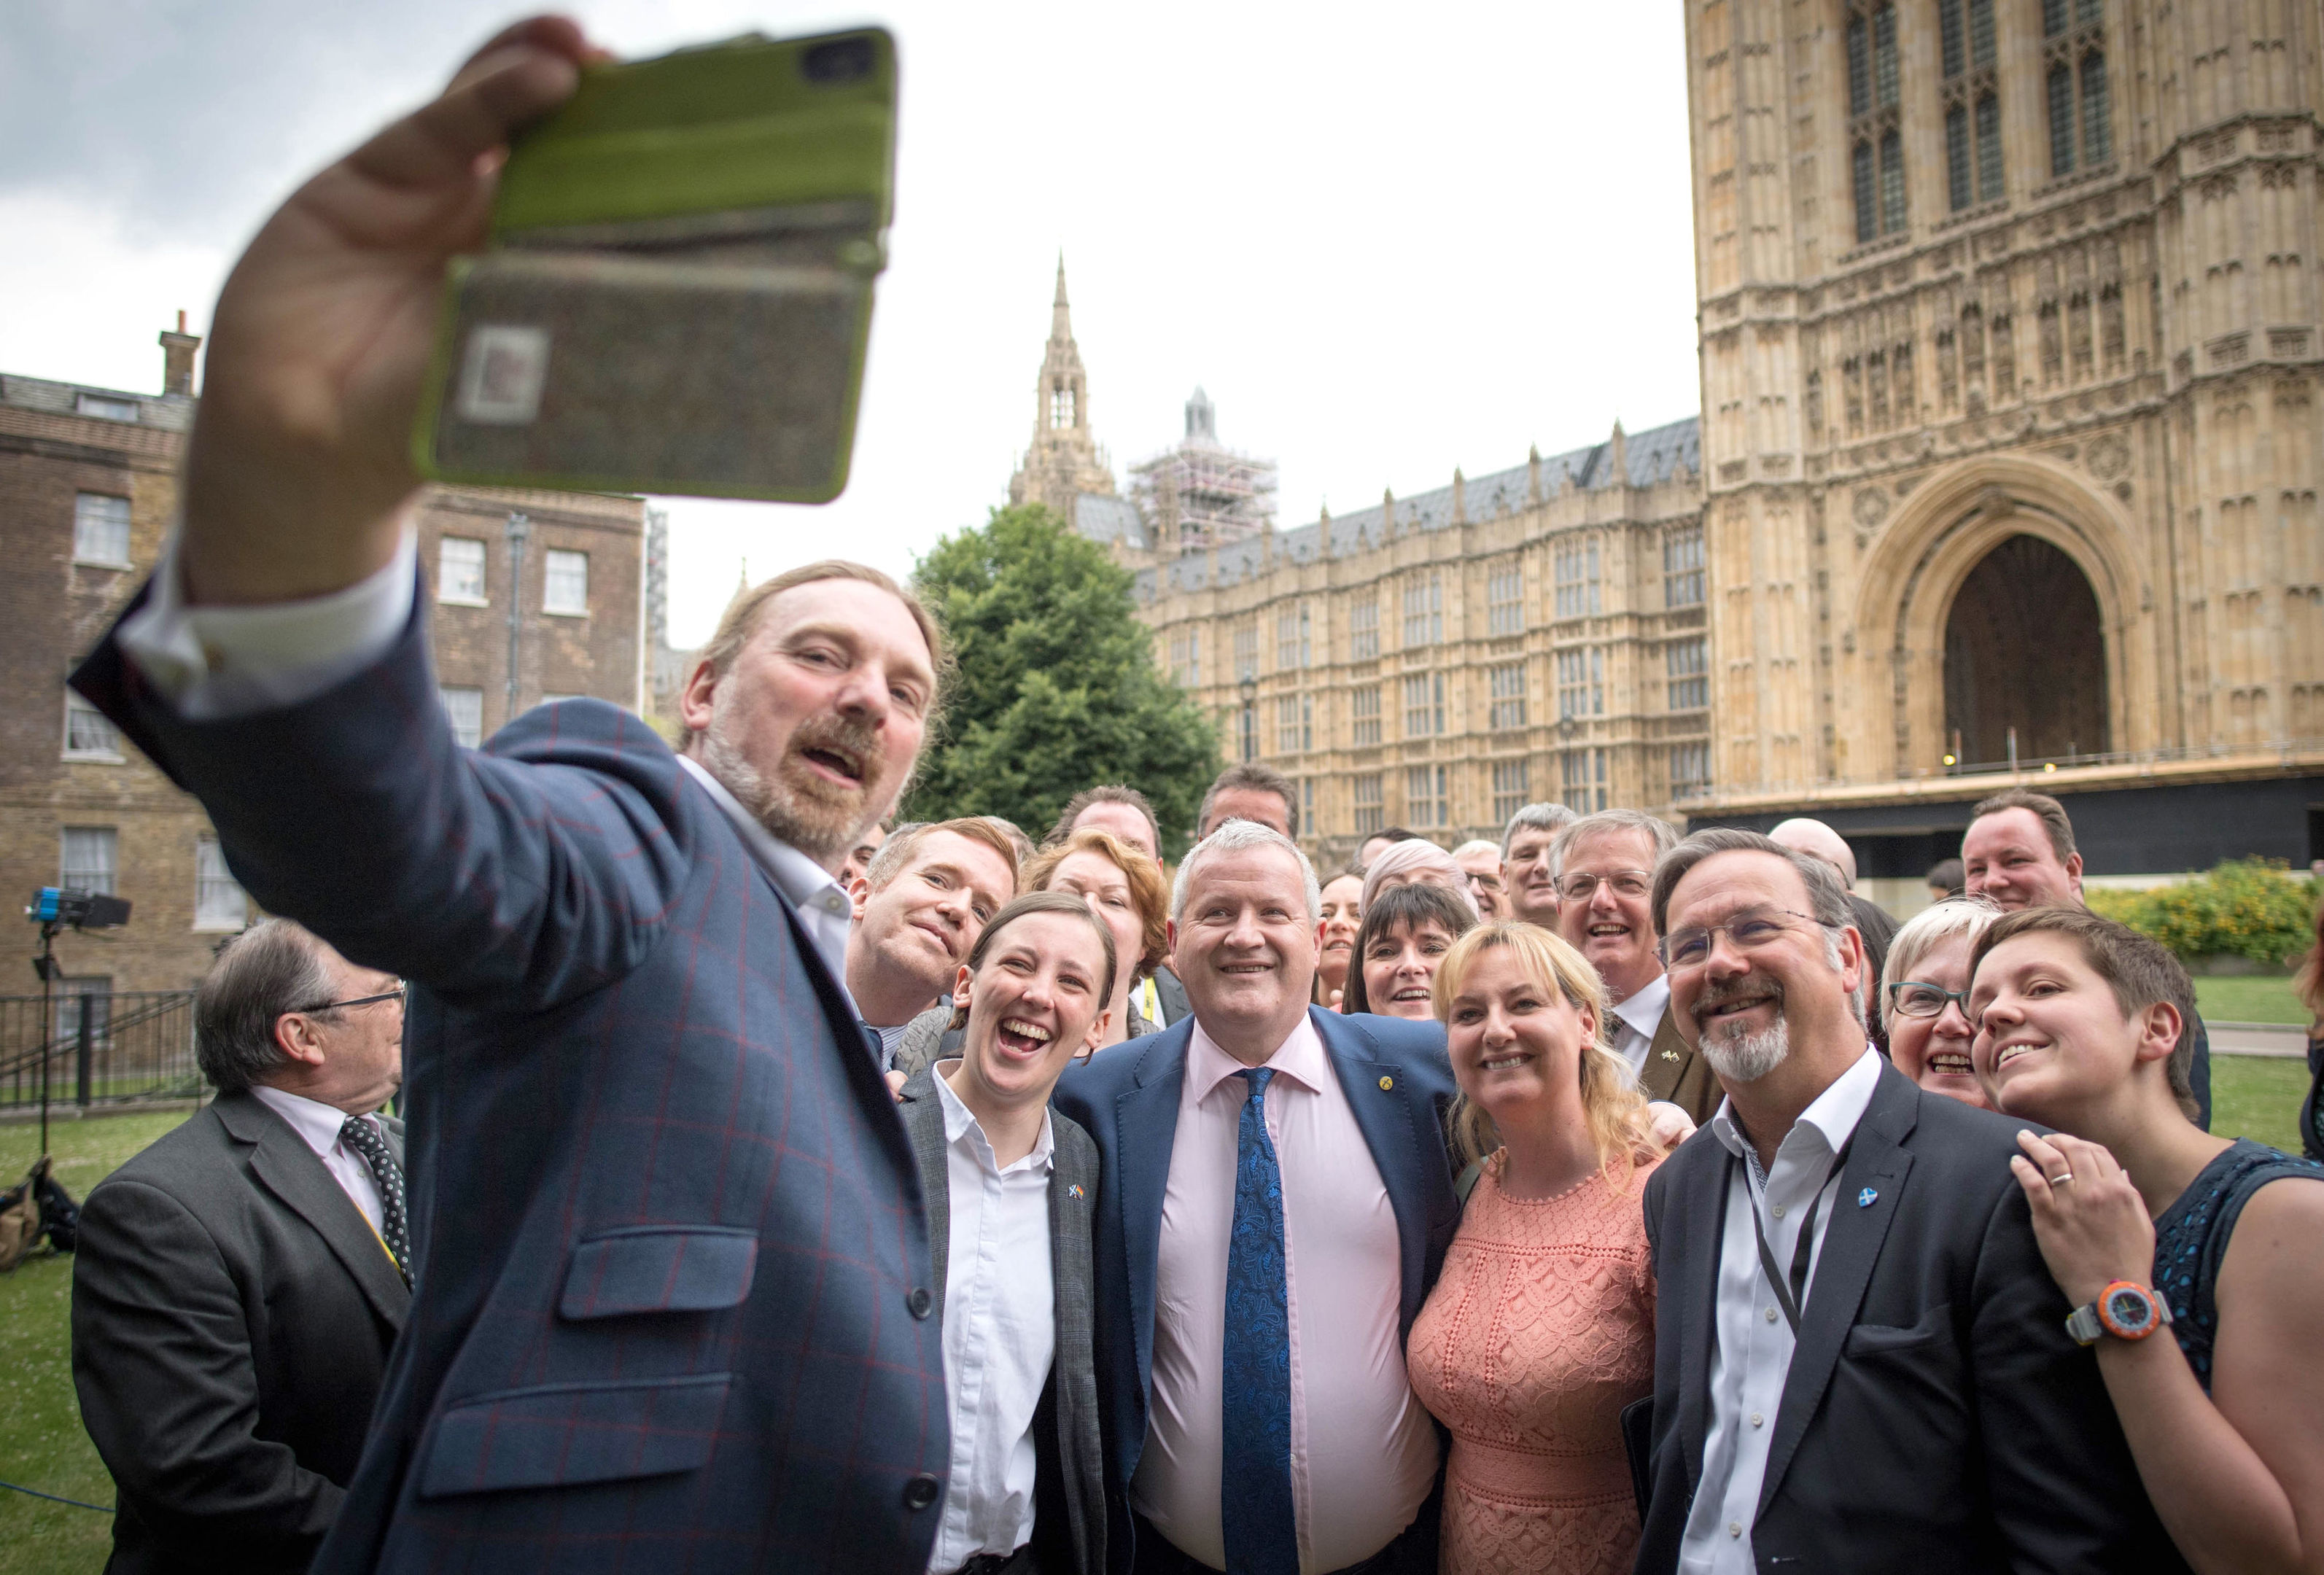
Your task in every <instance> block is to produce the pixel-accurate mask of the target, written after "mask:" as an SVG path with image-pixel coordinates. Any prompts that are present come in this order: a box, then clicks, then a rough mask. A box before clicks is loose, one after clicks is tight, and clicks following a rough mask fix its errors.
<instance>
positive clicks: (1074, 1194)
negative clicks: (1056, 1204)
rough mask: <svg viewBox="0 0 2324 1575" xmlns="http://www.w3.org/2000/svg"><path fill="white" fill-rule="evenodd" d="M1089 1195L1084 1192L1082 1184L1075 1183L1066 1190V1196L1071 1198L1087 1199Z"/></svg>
mask: <svg viewBox="0 0 2324 1575" xmlns="http://www.w3.org/2000/svg"><path fill="white" fill-rule="evenodd" d="M1088 1195H1089V1194H1088V1193H1084V1192H1083V1191H1082V1184H1081V1183H1079V1182H1075V1183H1074V1184H1072V1185H1070V1186H1068V1187H1067V1188H1065V1196H1067V1197H1069V1198H1083V1197H1087V1196H1088Z"/></svg>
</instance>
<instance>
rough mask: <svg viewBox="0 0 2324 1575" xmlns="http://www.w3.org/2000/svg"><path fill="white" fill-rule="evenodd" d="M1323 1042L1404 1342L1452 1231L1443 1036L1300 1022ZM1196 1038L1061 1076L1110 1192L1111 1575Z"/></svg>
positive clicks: (1105, 1374) (1149, 1361) (1376, 1021)
mask: <svg viewBox="0 0 2324 1575" xmlns="http://www.w3.org/2000/svg"><path fill="white" fill-rule="evenodd" d="M1307 1019H1308V1021H1310V1022H1312V1023H1314V1025H1315V1027H1316V1030H1317V1031H1318V1032H1319V1033H1321V1034H1322V1035H1323V1049H1324V1052H1325V1054H1326V1055H1329V1056H1330V1057H1331V1062H1332V1070H1333V1072H1335V1073H1338V1074H1339V1078H1340V1086H1341V1087H1342V1089H1343V1090H1345V1091H1346V1092H1347V1096H1348V1103H1349V1104H1350V1105H1351V1106H1352V1107H1353V1109H1354V1111H1355V1117H1356V1124H1357V1126H1358V1127H1360V1128H1361V1129H1362V1131H1363V1134H1364V1141H1365V1143H1366V1145H1367V1146H1368V1147H1369V1148H1370V1149H1371V1155H1372V1163H1373V1164H1375V1165H1378V1166H1379V1174H1380V1181H1381V1183H1382V1184H1384V1185H1385V1186H1386V1187H1387V1189H1388V1202H1389V1205H1390V1207H1391V1208H1393V1209H1394V1211H1395V1212H1396V1223H1397V1236H1398V1238H1399V1239H1400V1242H1401V1246H1402V1254H1403V1256H1402V1264H1401V1298H1400V1301H1399V1303H1398V1322H1397V1327H1398V1331H1399V1332H1400V1334H1402V1335H1403V1336H1405V1337H1406V1338H1408V1337H1409V1336H1410V1335H1411V1333H1412V1321H1413V1319H1414V1318H1416V1317H1417V1316H1418V1315H1419V1313H1420V1304H1421V1303H1422V1302H1423V1301H1425V1299H1426V1298H1427V1295H1428V1291H1429V1287H1431V1286H1432V1285H1435V1283H1436V1275H1437V1271H1438V1270H1439V1269H1441V1268H1442V1267H1443V1265H1444V1249H1445V1248H1446V1247H1447V1246H1449V1245H1450V1244H1451V1243H1452V1233H1453V1231H1454V1230H1457V1229H1459V1227H1460V1224H1461V1203H1460V1200H1459V1198H1458V1197H1456V1196H1455V1195H1454V1193H1453V1191H1452V1178H1453V1174H1454V1173H1455V1171H1456V1170H1457V1169H1458V1168H1459V1167H1458V1166H1457V1165H1454V1164H1453V1162H1452V1157H1451V1155H1450V1152H1449V1150H1448V1149H1447V1147H1446V1144H1445V1133H1444V1116H1445V1111H1446V1110H1447V1109H1448V1108H1449V1107H1450V1106H1451V1104H1452V1097H1453V1095H1454V1093H1455V1092H1456V1091H1458V1090H1457V1086H1456V1085H1455V1084H1454V1082H1453V1081H1452V1064H1451V1062H1450V1061H1448V1060H1447V1059H1446V1057H1445V1054H1444V1029H1443V1026H1442V1025H1440V1024H1436V1023H1415V1022H1406V1021H1405V1020H1404V1019H1402V1018H1379V1017H1369V1016H1356V1017H1342V1016H1340V1015H1339V1014H1338V1013H1336V1012H1328V1011H1325V1010H1323V1009H1322V1008H1321V1007H1310V1008H1308V1009H1307ZM1193 1040H1194V1022H1193V1020H1192V1019H1191V1018H1186V1019H1182V1020H1181V1021H1180V1022H1179V1023H1178V1024H1177V1026H1176V1027H1170V1028H1166V1029H1164V1030H1163V1031H1162V1032H1161V1033H1159V1034H1155V1035H1150V1036H1148V1037H1146V1038H1143V1039H1139V1040H1137V1041H1135V1042H1133V1043H1131V1044H1128V1045H1118V1046H1116V1047H1115V1048H1113V1049H1111V1050H1109V1051H1107V1052H1106V1053H1105V1054H1104V1055H1099V1056H1097V1057H1095V1058H1094V1059H1093V1060H1091V1061H1089V1062H1086V1063H1084V1064H1076V1065H1074V1066H1069V1067H1067V1068H1066V1069H1065V1076H1063V1077H1062V1078H1060V1079H1058V1081H1057V1091H1056V1096H1055V1099H1054V1101H1053V1102H1054V1104H1055V1105H1056V1108H1057V1109H1058V1110H1063V1111H1065V1114H1066V1115H1068V1116H1070V1117H1072V1118H1073V1119H1074V1120H1075V1121H1077V1122H1078V1123H1080V1124H1081V1126H1082V1127H1083V1128H1085V1129H1086V1130H1087V1131H1088V1133H1089V1135H1090V1136H1091V1137H1092V1138H1094V1139H1095V1140H1096V1142H1097V1147H1098V1152H1099V1154H1100V1156H1102V1159H1103V1162H1104V1166H1105V1178H1106V1193H1107V1201H1106V1206H1105V1207H1104V1208H1103V1209H1102V1210H1100V1211H1098V1222H1097V1235H1096V1250H1097V1319H1098V1322H1097V1363H1098V1390H1099V1400H1100V1405H1101V1406H1102V1412H1103V1415H1104V1417H1105V1423H1106V1426H1105V1442H1106V1481H1107V1485H1108V1487H1109V1488H1111V1491H1110V1492H1109V1493H1108V1494H1107V1496H1106V1497H1107V1505H1106V1508H1107V1534H1106V1547H1107V1551H1108V1554H1109V1556H1110V1558H1111V1562H1112V1566H1113V1568H1114V1570H1117V1571H1120V1570H1128V1569H1129V1568H1130V1559H1131V1555H1132V1552H1133V1547H1132V1534H1131V1530H1130V1478H1131V1477H1132V1476H1134V1475H1136V1473H1137V1470H1138V1458H1139V1454H1140V1453H1141V1452H1142V1451H1144V1449H1145V1447H1146V1420H1147V1408H1148V1405H1149V1403H1150V1402H1151V1399H1152V1395H1153V1358H1154V1301H1155V1285H1154V1277H1155V1266H1156V1263H1157V1259H1158V1257H1159V1255H1160V1252H1161V1244H1162V1193H1163V1189H1164V1187H1165V1185H1166V1184H1167V1183H1168V1181H1169V1178H1170V1151H1171V1149H1172V1147H1174V1146H1175V1144H1176V1140H1177V1136H1178V1095H1179V1092H1180V1091H1181V1089H1182V1088H1183V1087H1184V1086H1185V1076H1186V1047H1187V1045H1189V1044H1191V1043H1192V1042H1193Z"/></svg>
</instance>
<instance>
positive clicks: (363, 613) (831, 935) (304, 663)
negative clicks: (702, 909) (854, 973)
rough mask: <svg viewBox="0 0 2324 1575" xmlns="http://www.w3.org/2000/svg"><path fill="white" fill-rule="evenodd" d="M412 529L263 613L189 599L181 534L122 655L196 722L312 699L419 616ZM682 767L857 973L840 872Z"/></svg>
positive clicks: (829, 961) (157, 571)
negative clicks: (321, 585) (348, 574)
mask: <svg viewBox="0 0 2324 1575" xmlns="http://www.w3.org/2000/svg"><path fill="white" fill-rule="evenodd" d="M417 550H418V549H417V548H416V547H415V546H414V538H413V535H412V532H411V530H410V527H409V526H406V527H405V529H404V531H403V534H402V537H401V539H400V540H399V541H398V543H397V545H396V549H395V556H394V557H393V558H392V559H391V560H389V562H388V565H387V566H386V567H384V568H383V569H381V570H379V572H377V573H376V574H374V575H372V576H368V577H367V578H364V579H361V580H358V581H356V582H355V584H354V585H348V586H346V587H345V588H344V589H341V590H337V591H334V592H332V593H331V594H328V595H325V596H313V597H309V598H307V599H306V600H304V601H298V602H274V603H265V604H263V605H259V606H227V607H197V606H193V605H190V604H189V603H188V602H187V601H186V595H185V587H184V585H182V583H181V579H182V576H180V573H179V571H178V539H177V537H176V535H175V534H174V533H172V535H171V538H170V541H169V544H168V545H167V546H165V547H164V548H162V550H161V562H160V564H159V565H157V566H155V568H154V570H153V582H152V594H150V595H149V596H148V597H147V598H146V602H145V605H144V606H143V607H141V608H139V609H138V610H137V613H136V615H135V616H134V617H132V618H130V619H129V620H128V621H127V622H124V623H123V624H122V626H121V637H120V638H121V649H122V650H123V652H124V654H125V655H126V656H127V657H128V659H130V661H132V662H133V663H134V664H135V665H136V668H137V669H138V671H139V672H141V673H143V674H144V675H145V677H146V680H147V681H148V682H150V683H151V684H152V686H153V687H154V688H155V689H157V690H159V691H160V692H161V695H163V696H164V697H165V698H167V699H168V700H169V701H170V703H171V705H172V706H174V707H175V708H176V710H177V713H178V714H179V715H180V716H181V717H183V718H185V719H186V720H187V721H189V722H218V721H223V720H225V719H226V718H228V717H233V716H246V715H250V714H254V713H256V712H260V711H270V710H274V709H278V708H280V707H282V706H286V705H298V704H300V702H301V701H306V700H311V699H313V698H314V697H315V696H316V695H320V694H322V693H323V692H324V691H325V690H327V689H329V688H331V687H333V686H335V685H337V684H340V683H343V682H345V681H346V679H348V678H351V677H355V674H357V673H360V672H362V671H363V670H364V668H368V667H370V666H371V665H372V664H373V663H374V662H376V661H378V660H379V659H381V658H382V657H383V656H385V655H386V654H387V652H388V650H389V649H390V648H392V646H393V645H394V644H395V642H396V640H397V639H398V638H399V637H400V636H401V634H402V632H403V626H404V624H405V623H406V622H409V621H410V617H411V596H412V588H413V585H414V584H415V580H414V576H413V564H414V561H415V557H416V555H417ZM678 763H679V764H680V765H683V766H685V767H686V768H687V769H688V770H690V771H691V772H692V773H693V775H694V778H695V780H696V781H697V782H699V783H701V784H702V786H703V788H705V790H706V791H707V792H708V793H709V795H710V797H711V798H712V800H713V801H714V802H715V803H716V804H717V806H718V807H719V809H720V810H722V811H723V812H724V814H725V816H726V818H727V820H728V821H729V822H731V823H732V824H733V827H734V829H735V831H736V832H737V833H739V834H741V836H742V845H743V846H744V847H746V848H748V849H750V850H751V856H752V858H753V859H754V860H756V861H758V864H759V866H760V868H761V869H763V870H766V872H767V875H768V878H769V879H770V880H772V881H773V882H774V883H775V885H776V886H777V887H778V888H779V889H781V891H782V893H783V895H784V896H785V897H788V898H790V900H791V906H792V907H796V908H797V909H798V915H799V918H800V919H801V921H802V922H804V923H805V925H806V926H807V935H808V936H809V937H810V938H811V939H812V940H813V941H814V943H815V949H816V954H817V955H819V956H820V957H821V958H822V959H823V961H824V963H825V965H826V966H828V967H829V968H830V970H831V976H832V977H833V978H834V979H837V980H844V979H845V978H846V977H847V926H848V920H849V916H850V905H849V903H848V900H847V894H846V893H845V892H844V891H843V890H841V889H840V887H839V882H838V881H836V880H833V879H832V876H831V871H829V870H825V868H824V867H823V866H822V865H820V864H818V863H816V861H814V860H812V859H810V858H808V857H807V855H806V854H805V853H802V852H799V851H798V849H797V848H794V847H791V846H790V845H789V844H788V843H780V842H777V841H776V840H775V838H774V836H773V835H772V834H770V833H769V832H768V830H767V828H766V827H765V826H763V825H761V824H759V822H758V820H757V819H756V818H755V817H753V816H752V814H751V813H750V811H748V810H746V809H744V808H743V807H742V805H741V804H740V803H739V802H737V801H736V799H735V797H734V796H733V794H732V793H729V792H728V791H726V789H725V788H724V786H723V785H722V784H721V783H720V782H719V781H718V779H717V778H715V777H713V776H712V775H711V774H710V773H709V772H708V771H707V770H705V769H703V767H702V765H701V764H700V762H698V761H696V760H694V759H693V757H691V756H689V755H680V756H679V757H678Z"/></svg>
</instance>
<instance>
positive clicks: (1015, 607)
mask: <svg viewBox="0 0 2324 1575" xmlns="http://www.w3.org/2000/svg"><path fill="white" fill-rule="evenodd" d="M912 583H913V586H914V588H915V589H917V590H918V592H919V594H920V595H921V597H922V598H923V599H925V600H926V601H927V603H928V605H929V606H930V607H931V608H932V609H934V610H935V612H936V616H937V617H939V618H940V619H942V620H943V621H944V626H945V631H946V633H947V634H949V635H950V637H951V639H952V641H953V648H954V654H955V656H956V657H957V659H958V661H959V664H960V671H959V677H958V681H957V682H956V684H955V685H954V689H953V693H952V699H951V702H950V704H949V705H948V706H947V707H946V714H945V723H944V726H943V731H942V734H941V736H940V737H939V738H938V739H936V741H934V742H933V743H932V744H931V746H930V748H929V749H928V751H927V753H926V754H925V755H924V756H923V757H922V765H921V771H920V777H919V780H918V783H917V784H916V785H915V786H914V787H913V788H912V791H911V793H910V795H909V796H908V797H907V799H906V800H905V804H904V809H903V817H904V818H906V819H908V820H941V819H945V818H949V817H951V816H953V815H1005V816H1007V817H1008V818H1009V819H1010V820H1012V821H1014V822H1016V823H1017V824H1019V825H1020V826H1022V827H1024V828H1025V830H1026V832H1027V833H1028V834H1030V835H1031V836H1033V837H1034V838H1035V839H1036V840H1037V839H1038V838H1039V837H1040V836H1041V835H1042V834H1044V833H1045V832H1047V830H1048V829H1049V826H1050V824H1052V823H1053V822H1054V821H1055V820H1056V817H1057V815H1058V812H1059V811H1061V810H1062V809H1064V808H1065V801H1066V800H1067V799H1069V798H1071V797H1073V796H1074V794H1076V793H1078V792H1080V791H1081V790H1082V789H1083V788H1090V787H1094V786H1095V785H1097V784H1099V783H1101V782H1120V783H1126V784H1127V785H1129V786H1130V787H1132V788H1137V789H1139V791H1140V792H1142V793H1144V794H1145V795H1146V796H1147V797H1148V798H1150V799H1152V800H1153V801H1154V808H1155V812H1156V814H1157V815H1159V816H1160V817H1161V821H1162V834H1163V840H1164V843H1165V844H1166V845H1165V847H1164V849H1163V854H1164V856H1165V857H1175V856H1176V854H1177V853H1178V852H1180V851H1182V850H1181V847H1180V844H1181V843H1182V842H1183V840H1184V833H1185V830H1186V829H1187V828H1188V827H1190V826H1192V824H1194V811H1195V808H1196V806H1198V805H1199V803H1200V802H1201V799H1202V796H1203V789H1204V788H1207V787H1209V786H1210V782H1211V778H1213V776H1215V775H1216V774H1217V772H1218V769H1219V747H1218V736H1217V733H1216V732H1215V731H1214V730H1213V727H1212V725H1211V722H1210V719H1209V718H1208V717H1206V716H1204V715H1203V713H1202V712H1201V710H1200V709H1198V708H1197V707H1196V706H1195V705H1194V703H1193V702H1192V701H1190V700H1189V699H1188V698H1187V697H1186V694H1185V691H1184V690H1182V689H1180V688H1179V687H1178V686H1177V685H1176V684H1175V683H1172V682H1171V681H1170V680H1169V679H1167V678H1166V677H1163V676H1162V675H1161V674H1160V673H1157V671H1155V669H1154V655H1153V644H1152V638H1151V636H1150V635H1149V633H1148V630H1147V628H1146V625H1145V624H1143V623H1141V622H1139V621H1138V617H1137V614H1136V613H1135V611H1134V609H1133V604H1132V602H1131V599H1130V586H1131V583H1132V582H1131V576H1130V571H1129V570H1127V569H1125V568H1123V567H1121V566H1120V565H1118V564H1116V563H1115V562H1114V561H1113V559H1112V557H1111V556H1110V555H1109V554H1108V553H1107V551H1106V549H1105V548H1102V547H1101V546H1099V545H1098V544H1097V543H1096V542H1094V541H1091V540H1089V539H1087V538H1085V537H1084V536H1082V535H1080V534H1079V533H1078V532H1076V531H1074V530H1070V529H1068V528H1067V527H1066V525H1065V522H1064V521H1063V520H1059V519H1058V518H1057V517H1056V515H1055V514H1052V513H1051V512H1049V511H1048V510H1047V509H1045V508H1042V507H1041V506H1040V505H1038V504H1026V505H1023V506H1019V507H1016V508H1007V509H995V510H994V511H992V516H991V520H989V521H988V522H987V523H986V524H985V526H984V527H983V529H982V530H974V529H972V530H962V531H960V532H958V533H957V534H955V535H952V536H947V537H945V539H943V540H942V541H939V542H938V543H936V548H935V549H934V550H932V551H931V552H929V554H928V555H927V557H924V558H922V559H921V560H920V562H919V566H918V569H917V570H916V571H915V572H914V574H913V576H912Z"/></svg>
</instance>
